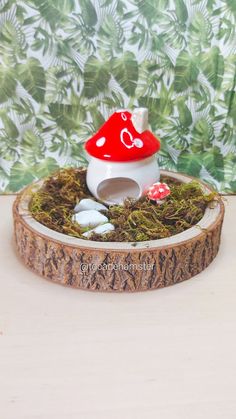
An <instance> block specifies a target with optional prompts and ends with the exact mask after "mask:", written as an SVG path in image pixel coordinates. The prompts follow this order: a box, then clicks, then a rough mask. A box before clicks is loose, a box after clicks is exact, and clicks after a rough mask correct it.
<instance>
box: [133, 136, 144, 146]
mask: <svg viewBox="0 0 236 419" xmlns="http://www.w3.org/2000/svg"><path fill="white" fill-rule="evenodd" d="M134 145H135V146H136V147H137V148H142V147H143V142H142V140H140V138H135V139H134Z"/></svg>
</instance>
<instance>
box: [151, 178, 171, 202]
mask: <svg viewBox="0 0 236 419" xmlns="http://www.w3.org/2000/svg"><path fill="white" fill-rule="evenodd" d="M168 195H170V188H169V186H168V185H167V184H166V183H161V182H157V183H154V184H153V185H152V186H150V188H148V190H147V197H148V198H149V199H151V200H152V201H159V200H161V199H164V198H166V197H167V196H168Z"/></svg>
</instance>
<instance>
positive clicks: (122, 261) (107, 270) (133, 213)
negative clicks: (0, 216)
mask: <svg viewBox="0 0 236 419" xmlns="http://www.w3.org/2000/svg"><path fill="white" fill-rule="evenodd" d="M75 174H76V176H75ZM58 175H59V174H56V175H54V176H53V177H51V178H47V179H45V180H42V181H39V182H37V183H34V184H32V185H31V186H29V187H27V188H26V189H25V190H24V191H23V192H22V193H21V194H20V195H19V196H18V197H17V199H16V201H15V204H14V209H13V215H14V223H15V240H16V246H17V250H18V253H19V254H20V256H21V258H22V259H23V261H24V263H25V264H26V265H27V266H28V267H29V268H31V269H32V270H33V271H35V272H36V273H38V274H40V275H42V276H44V277H46V278H47V279H50V280H52V281H55V282H58V283H61V284H63V285H68V286H72V287H76V288H81V289H88V290H94V291H142V290H148V289H156V288H161V287H164V286H168V285H171V284H175V283H178V282H181V281H183V280H186V279H189V278H191V277H192V276H194V275H196V274H198V273H199V272H201V271H202V270H203V269H205V268H206V267H207V266H208V265H209V264H210V263H211V261H212V260H213V259H214V257H215V256H216V254H217V252H218V249H219V244H220V235H221V226H222V222H223V216H224V205H223V203H222V201H221V199H220V198H219V197H218V196H215V194H214V193H213V192H212V191H211V189H210V188H209V187H208V186H206V185H204V184H202V183H200V182H199V181H197V180H196V179H195V180H194V179H193V178H191V177H188V176H186V175H182V174H177V173H172V172H165V171H163V172H162V173H161V175H162V179H164V180H165V181H166V182H167V183H168V184H169V185H171V190H172V198H168V199H167V200H166V202H165V203H164V204H162V205H161V206H160V207H158V206H156V205H154V204H152V203H150V202H148V201H147V200H145V199H142V200H140V201H138V202H136V203H134V202H130V201H127V203H126V206H125V207H123V208H121V209H120V213H119V208H117V207H111V208H109V211H108V214H109V218H110V219H112V222H113V223H114V224H115V225H116V229H115V231H113V232H111V233H109V234H110V235H109V236H105V237H104V236H103V237H99V236H97V235H94V236H93V237H90V238H89V240H87V239H82V238H81V234H82V231H81V229H80V227H79V226H78V225H75V224H74V223H72V222H71V215H72V214H73V209H74V205H75V203H76V201H78V200H79V199H82V198H87V197H89V191H88V190H87V189H86V186H85V182H84V179H85V170H83V169H81V170H69V171H62V172H60V176H61V177H60V181H61V183H60V185H59V186H60V187H58V179H59V178H58ZM65 176H66V178H67V180H66V182H65ZM63 179H64V181H63ZM49 180H50V181H49ZM193 181H194V182H193ZM63 182H65V183H63ZM75 182H77V188H75ZM196 182H198V183H196ZM81 185H82V186H83V187H82V188H81ZM199 185H200V187H199ZM57 188H58V194H57V205H54V204H55V203H54V204H53V205H51V204H52V202H50V200H48V201H47V200H46V201H44V198H45V196H46V197H47V198H48V196H49V195H50V194H51V195H50V196H51V197H53V196H54V192H55V189H57ZM63 188H64V189H63ZM59 192H60V193H59ZM62 196H63V199H62ZM200 197H201V199H200ZM168 200H169V201H168ZM171 200H172V201H171ZM62 201H63V208H62ZM46 202H47V203H48V207H45V206H44V205H43V204H45V203H46ZM184 202H185V204H186V205H184ZM178 203H179V204H178ZM187 204H188V205H187ZM54 211H55V213H54ZM40 214H41V218H40V217H39V215H40ZM153 214H155V216H153ZM52 215H53V217H52ZM179 215H180V216H179ZM36 218H37V219H36ZM52 219H53V221H54V222H55V220H57V226H56V227H55V226H54V225H52V224H49V223H51V222H52ZM122 220H123V221H122ZM39 221H40V222H39ZM47 225H48V226H49V225H50V227H51V228H48V226H47ZM52 227H53V229H52ZM122 231H123V232H124V234H122ZM65 233H66V234H65ZM118 233H119V234H118ZM153 237H155V238H156V237H159V238H156V239H153ZM91 238H92V240H91ZM108 238H109V241H107V240H108Z"/></svg>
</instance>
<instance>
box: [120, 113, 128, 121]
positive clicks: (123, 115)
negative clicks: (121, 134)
mask: <svg viewBox="0 0 236 419" xmlns="http://www.w3.org/2000/svg"><path fill="white" fill-rule="evenodd" d="M121 118H122V119H123V121H127V116H126V115H125V114H124V113H122V114H121Z"/></svg>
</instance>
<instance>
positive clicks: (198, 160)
mask: <svg viewBox="0 0 236 419" xmlns="http://www.w3.org/2000/svg"><path fill="white" fill-rule="evenodd" d="M0 64H1V65H0V190H1V192H3V193H8V192H16V191H18V190H20V189H21V188H22V187H23V186H25V185H26V184H28V183H29V182H31V181H33V180H34V179H37V178H40V177H42V176H46V175H48V174H49V173H51V172H52V171H54V170H55V169H57V168H58V167H59V166H80V165H86V156H85V154H84V151H83V143H84V141H85V140H86V139H87V138H88V137H89V136H90V135H91V134H92V133H93V132H94V131H95V130H97V129H98V128H99V127H100V125H101V124H102V123H103V122H104V119H106V118H107V117H108V116H109V115H110V114H111V113H112V112H113V111H115V110H116V109H117V108H123V107H128V108H130V109H132V108H133V107H134V106H147V107H148V108H149V114H150V125H151V129H152V131H153V132H154V133H155V134H156V135H157V136H159V137H160V138H161V140H162V149H161V152H160V154H159V162H160V165H161V166H162V167H164V168H167V169H171V170H178V171H182V172H186V173H189V174H192V175H194V176H198V177H201V178H202V179H203V180H205V181H207V182H209V183H211V184H213V185H214V186H215V187H216V188H218V190H219V191H222V192H236V153H235V150H236V135H235V125H236V95H235V84H236V1H235V0H77V1H76V0H28V1H21V0H1V1H0Z"/></svg>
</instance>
